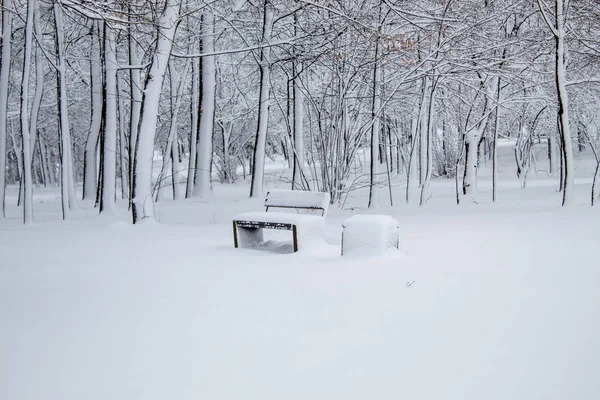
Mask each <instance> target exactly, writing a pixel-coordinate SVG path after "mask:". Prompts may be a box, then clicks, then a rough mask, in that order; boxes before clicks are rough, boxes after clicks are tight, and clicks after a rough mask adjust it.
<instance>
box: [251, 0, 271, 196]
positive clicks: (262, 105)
mask: <svg viewBox="0 0 600 400" xmlns="http://www.w3.org/2000/svg"><path fill="white" fill-rule="evenodd" d="M272 28H273V9H272V7H271V4H270V2H269V0H264V7H263V31H262V43H266V42H268V41H269V39H270V38H271V31H272ZM270 55H271V50H270V49H269V47H263V48H261V49H260V57H259V66H258V68H259V79H260V92H259V96H258V104H259V105H258V124H257V127H256V141H255V143H254V155H253V157H252V182H251V185H250V197H257V198H261V197H263V181H264V175H265V151H266V143H267V129H268V123H269V104H270V97H271V93H270V89H271V88H270V77H271V64H270Z"/></svg>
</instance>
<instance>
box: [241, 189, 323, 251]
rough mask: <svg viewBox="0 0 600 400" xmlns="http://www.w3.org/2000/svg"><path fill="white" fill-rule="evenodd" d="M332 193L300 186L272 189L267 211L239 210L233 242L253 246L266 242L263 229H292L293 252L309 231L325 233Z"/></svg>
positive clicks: (268, 196) (268, 198)
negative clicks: (284, 210) (270, 209)
mask: <svg viewBox="0 0 600 400" xmlns="http://www.w3.org/2000/svg"><path fill="white" fill-rule="evenodd" d="M329 199H330V197H329V193H324V192H308V191H299V190H271V191H269V192H268V193H267V197H266V198H265V211H259V212H247V213H242V214H238V215H236V216H235V218H234V219H233V244H234V246H235V247H236V248H237V247H252V246H254V245H258V244H261V243H263V241H264V239H263V229H276V230H286V231H292V239H293V246H294V252H297V251H298V240H299V238H301V237H305V236H308V235H317V236H323V235H324V233H325V216H326V214H327V209H328V208H329ZM269 208H279V209H287V210H288V211H289V210H295V211H296V212H295V213H291V212H283V211H279V212H278V211H275V212H273V211H269Z"/></svg>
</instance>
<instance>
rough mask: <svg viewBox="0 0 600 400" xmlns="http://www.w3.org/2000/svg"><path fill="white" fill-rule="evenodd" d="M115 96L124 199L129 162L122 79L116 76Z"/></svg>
mask: <svg viewBox="0 0 600 400" xmlns="http://www.w3.org/2000/svg"><path fill="white" fill-rule="evenodd" d="M117 96H118V107H119V165H120V167H121V168H120V172H121V198H122V199H125V198H128V197H129V184H128V182H127V175H129V174H128V171H129V162H128V159H127V154H128V153H127V149H126V147H127V146H126V142H127V133H126V129H125V104H124V101H123V98H124V97H125V93H124V91H123V77H122V76H121V75H119V76H117Z"/></svg>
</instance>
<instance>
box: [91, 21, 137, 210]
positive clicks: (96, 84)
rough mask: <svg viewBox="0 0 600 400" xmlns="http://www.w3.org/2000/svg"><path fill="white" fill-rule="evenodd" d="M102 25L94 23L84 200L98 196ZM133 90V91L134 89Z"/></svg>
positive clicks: (101, 108) (101, 106)
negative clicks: (90, 104) (90, 111)
mask: <svg viewBox="0 0 600 400" xmlns="http://www.w3.org/2000/svg"><path fill="white" fill-rule="evenodd" d="M100 27H101V25H100V23H99V22H98V21H94V22H92V30H91V40H92V50H91V54H90V56H91V57H90V78H91V79H90V81H91V88H90V92H91V103H92V115H91V119H90V131H89V132H88V137H87V140H86V143H85V151H84V155H83V197H82V198H83V199H84V200H85V199H89V198H91V197H92V196H94V197H95V196H96V189H97V187H96V185H97V183H98V169H97V164H98V159H97V157H98V139H99V137H100V128H101V124H102V112H103V111H102V110H103V104H102V93H103V90H102V87H103V86H102V70H101V59H100V57H101V54H100V40H101V37H102V33H101V28H100ZM132 90H133V89H132Z"/></svg>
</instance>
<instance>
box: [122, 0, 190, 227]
mask: <svg viewBox="0 0 600 400" xmlns="http://www.w3.org/2000/svg"><path fill="white" fill-rule="evenodd" d="M180 5H181V3H180V2H178V1H176V0H167V2H166V4H165V8H164V10H163V12H162V14H161V16H160V18H159V21H158V32H157V43H156V49H155V51H154V54H153V56H152V62H151V65H150V69H149V72H148V79H147V80H146V84H145V87H144V89H145V90H144V92H143V93H144V96H143V99H142V109H141V116H140V127H139V131H138V137H137V141H136V152H135V158H134V174H133V198H132V199H131V201H132V219H133V223H138V222H140V221H142V220H143V219H146V218H148V219H151V220H154V218H155V217H154V203H153V202H152V157H153V155H154V136H155V134H156V122H157V116H158V104H159V101H160V92H161V89H162V85H163V81H164V77H165V72H166V69H167V65H168V63H169V58H170V56H171V50H172V48H173V38H174V36H175V32H176V30H177V21H178V19H179V11H180Z"/></svg>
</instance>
